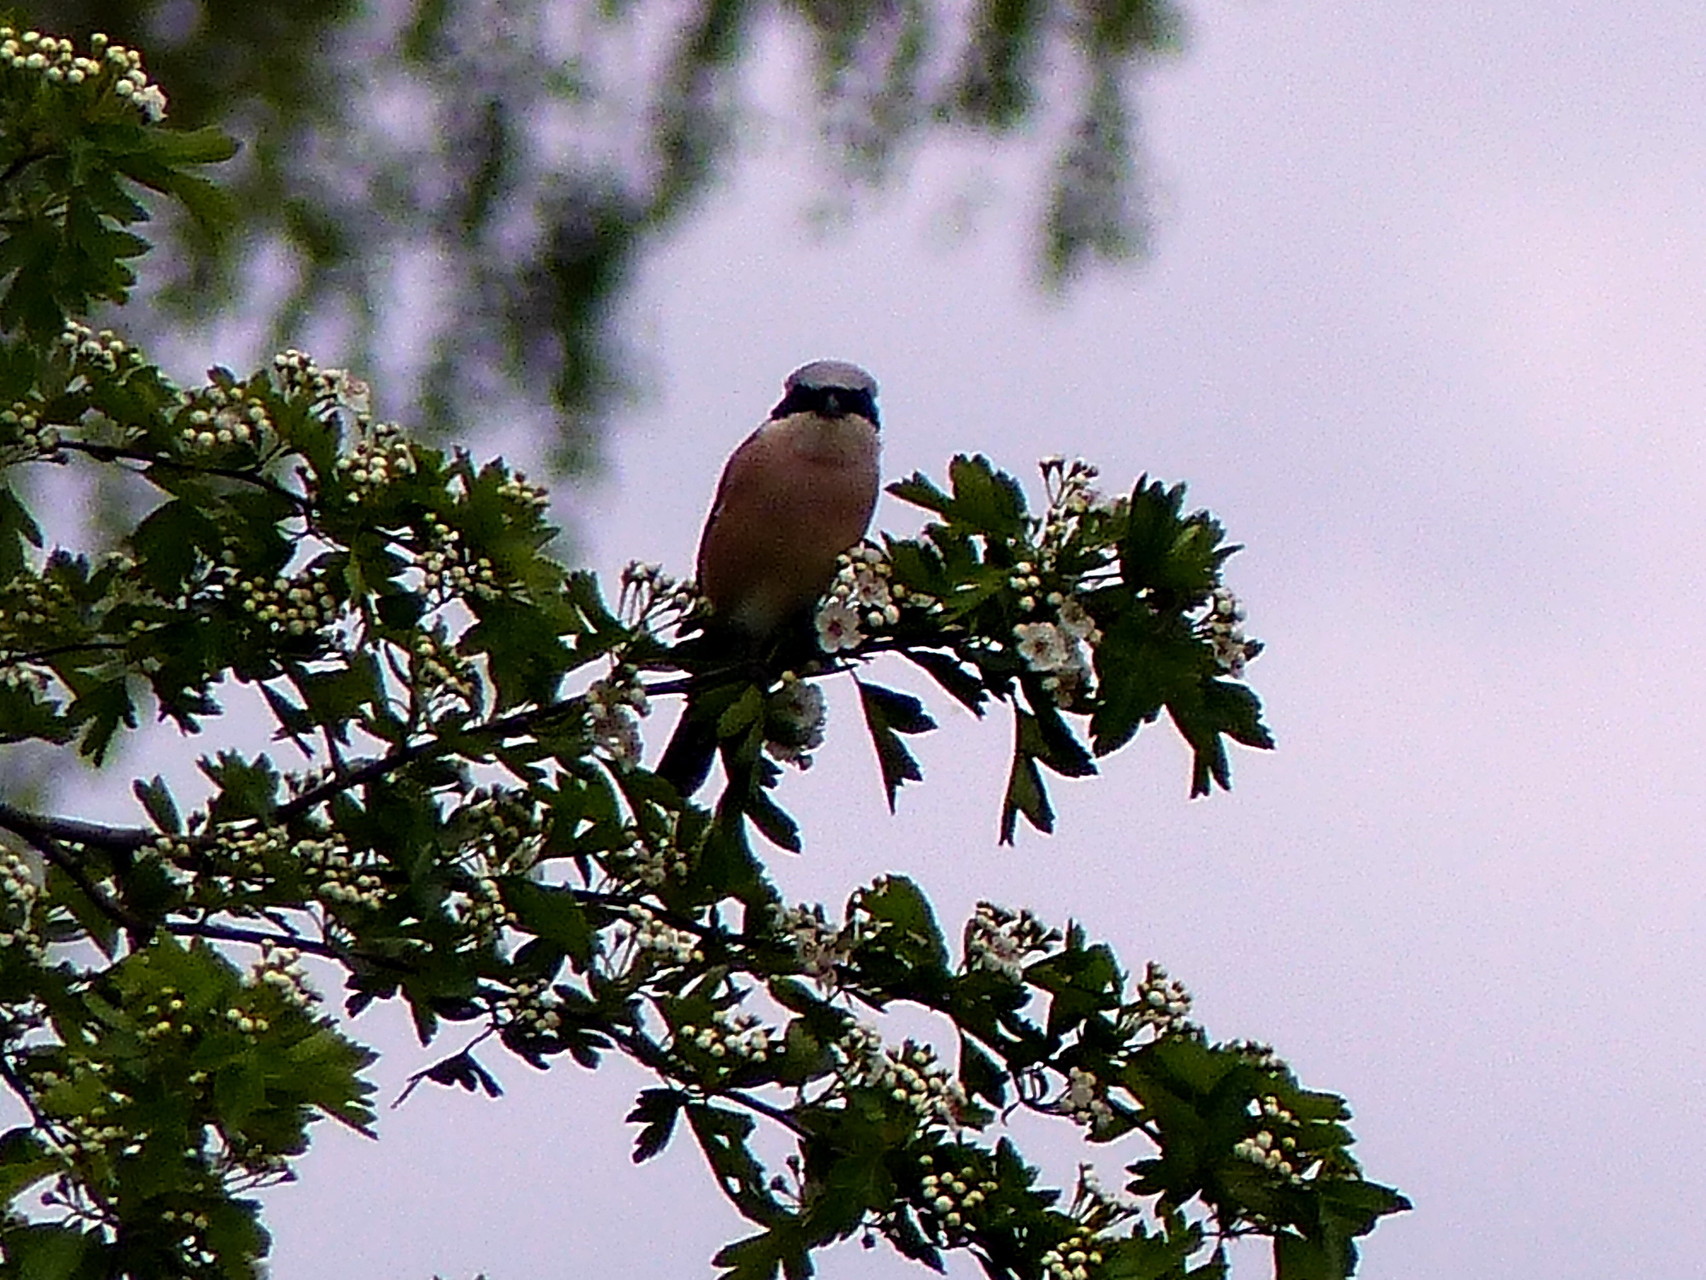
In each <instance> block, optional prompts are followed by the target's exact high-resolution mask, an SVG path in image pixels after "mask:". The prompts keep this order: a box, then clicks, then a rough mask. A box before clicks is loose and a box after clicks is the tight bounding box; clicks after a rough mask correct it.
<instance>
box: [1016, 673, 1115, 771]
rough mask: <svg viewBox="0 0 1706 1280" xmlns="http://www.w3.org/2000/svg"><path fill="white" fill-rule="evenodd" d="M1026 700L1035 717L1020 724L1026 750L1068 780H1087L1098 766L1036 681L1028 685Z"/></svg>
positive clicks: (1027, 682) (1026, 687)
mask: <svg viewBox="0 0 1706 1280" xmlns="http://www.w3.org/2000/svg"><path fill="white" fill-rule="evenodd" d="M1025 693H1026V700H1027V701H1028V702H1029V703H1030V704H1031V709H1032V712H1033V714H1032V715H1031V716H1030V717H1028V718H1027V719H1026V720H1025V721H1023V722H1022V724H1021V730H1020V733H1021V741H1022V742H1023V745H1024V749H1025V750H1026V751H1027V752H1029V753H1030V754H1031V755H1033V756H1035V757H1036V758H1037V759H1038V760H1039V761H1040V762H1041V763H1043V764H1045V765H1047V766H1048V767H1049V768H1050V769H1051V770H1053V771H1054V772H1055V773H1058V774H1060V775H1061V776H1062V777H1065V778H1087V777H1089V776H1090V775H1091V774H1093V773H1095V772H1096V762H1095V761H1094V760H1093V759H1091V758H1090V753H1089V752H1088V751H1086V750H1085V749H1084V744H1083V743H1081V742H1079V741H1078V737H1077V735H1076V734H1074V733H1073V732H1072V729H1071V727H1070V726H1069V725H1068V724H1067V723H1066V721H1065V719H1063V718H1062V716H1061V714H1060V711H1059V709H1058V708H1057V707H1056V706H1055V705H1054V703H1053V701H1051V700H1050V698H1049V697H1048V695H1047V694H1046V693H1044V692H1043V691H1042V690H1041V688H1040V687H1038V686H1037V684H1036V682H1035V681H1034V680H1026V681H1025Z"/></svg>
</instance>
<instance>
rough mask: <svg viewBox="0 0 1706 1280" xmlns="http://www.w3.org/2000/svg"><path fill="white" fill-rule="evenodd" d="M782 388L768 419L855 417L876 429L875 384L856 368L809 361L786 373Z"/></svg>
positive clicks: (836, 362)
mask: <svg viewBox="0 0 1706 1280" xmlns="http://www.w3.org/2000/svg"><path fill="white" fill-rule="evenodd" d="M782 387H783V394H782V399H781V400H780V401H779V402H778V403H777V405H776V407H775V408H774V409H772V410H771V411H770V416H771V417H772V418H786V417H788V416H789V415H790V414H795V413H817V414H822V415H823V416H824V417H826V418H842V417H846V416H847V415H849V414H857V415H858V416H859V417H861V418H864V419H865V420H866V421H867V422H869V423H870V424H871V425H872V426H873V427H874V426H876V425H877V380H876V379H875V378H873V377H872V376H871V375H870V374H868V373H866V372H865V371H864V370H863V369H861V368H860V367H859V366H858V365H856V364H849V363H847V361H845V360H813V361H812V362H811V363H810V364H803V365H801V366H800V367H799V368H798V369H795V370H794V371H793V372H792V373H790V374H789V375H788V380H787V381H786V382H784V383H783V384H782Z"/></svg>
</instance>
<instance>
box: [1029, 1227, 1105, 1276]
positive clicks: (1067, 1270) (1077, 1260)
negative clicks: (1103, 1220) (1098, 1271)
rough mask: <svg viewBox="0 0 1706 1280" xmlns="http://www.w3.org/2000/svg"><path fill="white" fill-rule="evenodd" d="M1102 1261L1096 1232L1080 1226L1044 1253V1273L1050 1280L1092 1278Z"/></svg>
mask: <svg viewBox="0 0 1706 1280" xmlns="http://www.w3.org/2000/svg"><path fill="white" fill-rule="evenodd" d="M1101 1262H1102V1251H1101V1249H1100V1248H1099V1247H1098V1242H1097V1239H1096V1234H1095V1232H1093V1231H1088V1230H1084V1229H1082V1228H1080V1229H1079V1230H1077V1231H1074V1232H1073V1233H1072V1234H1071V1235H1069V1236H1068V1237H1067V1238H1066V1239H1064V1240H1062V1241H1061V1242H1060V1243H1059V1244H1057V1245H1055V1247H1054V1248H1052V1249H1050V1250H1049V1251H1048V1252H1047V1253H1045V1254H1043V1257H1042V1263H1043V1275H1044V1276H1046V1277H1048V1280H1090V1277H1091V1276H1092V1275H1093V1274H1094V1268H1096V1267H1097V1266H1100V1265H1101Z"/></svg>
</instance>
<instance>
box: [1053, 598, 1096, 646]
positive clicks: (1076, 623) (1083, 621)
mask: <svg viewBox="0 0 1706 1280" xmlns="http://www.w3.org/2000/svg"><path fill="white" fill-rule="evenodd" d="M1059 611H1060V629H1061V630H1062V631H1064V632H1066V634H1067V635H1069V636H1071V637H1072V638H1073V639H1074V640H1088V641H1089V642H1090V643H1091V644H1095V643H1096V640H1097V632H1096V622H1095V619H1093V618H1092V617H1091V616H1090V614H1089V611H1088V610H1086V609H1085V608H1084V606H1083V605H1081V604H1079V603H1078V601H1076V600H1068V599H1063V600H1062V601H1061V602H1060V610H1059Z"/></svg>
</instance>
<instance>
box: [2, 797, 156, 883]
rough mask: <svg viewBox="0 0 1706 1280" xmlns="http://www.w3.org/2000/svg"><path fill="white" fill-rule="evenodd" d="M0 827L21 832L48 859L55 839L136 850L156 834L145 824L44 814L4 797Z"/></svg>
mask: <svg viewBox="0 0 1706 1280" xmlns="http://www.w3.org/2000/svg"><path fill="white" fill-rule="evenodd" d="M0 831H10V832H11V833H12V834H13V835H15V836H21V837H22V838H23V839H25V840H27V841H29V843H30V845H31V846H32V847H33V848H36V849H39V850H40V851H41V852H42V854H43V855H44V856H47V857H49V858H50V859H51V858H52V857H53V854H52V853H51V851H50V850H49V848H48V846H49V845H51V844H55V843H56V842H63V843H65V844H85V845H88V846H89V847H90V848H92V849H100V850H102V851H103V852H106V853H135V852H136V851H137V850H138V849H141V848H143V847H145V846H147V845H150V844H153V843H154V840H155V838H156V833H155V832H153V831H149V830H147V829H146V828H144V827H109V826H104V825H102V824H100V823H95V822H79V821H78V820H77V819H76V818H44V817H42V816H40V815H39V814H34V813H26V812H25V811H24V810H22V809H18V808H14V807H13V806H12V805H9V804H7V803H5V801H0ZM55 865H58V864H57V863H55ZM67 874H69V873H67Z"/></svg>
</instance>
